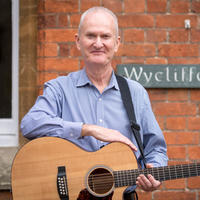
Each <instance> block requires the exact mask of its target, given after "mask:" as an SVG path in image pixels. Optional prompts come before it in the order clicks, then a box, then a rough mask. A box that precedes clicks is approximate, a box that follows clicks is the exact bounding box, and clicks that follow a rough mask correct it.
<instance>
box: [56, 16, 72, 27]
mask: <svg viewBox="0 0 200 200" xmlns="http://www.w3.org/2000/svg"><path fill="white" fill-rule="evenodd" d="M68 25H69V22H68V16H67V15H66V14H60V15H59V16H58V27H60V28H64V27H68Z"/></svg>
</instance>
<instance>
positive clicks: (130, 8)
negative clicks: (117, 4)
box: [124, 0, 145, 13]
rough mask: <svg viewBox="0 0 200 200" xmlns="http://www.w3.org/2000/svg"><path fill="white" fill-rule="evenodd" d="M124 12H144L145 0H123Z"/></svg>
mask: <svg viewBox="0 0 200 200" xmlns="http://www.w3.org/2000/svg"><path fill="white" fill-rule="evenodd" d="M124 12H125V13H143V12H145V0H140V1H138V0H124Z"/></svg>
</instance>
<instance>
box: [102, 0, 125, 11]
mask: <svg viewBox="0 0 200 200" xmlns="http://www.w3.org/2000/svg"><path fill="white" fill-rule="evenodd" d="M102 6H104V7H106V8H108V9H110V10H112V11H113V12H114V13H121V12H122V1H121V0H109V1H108V0H103V1H102Z"/></svg>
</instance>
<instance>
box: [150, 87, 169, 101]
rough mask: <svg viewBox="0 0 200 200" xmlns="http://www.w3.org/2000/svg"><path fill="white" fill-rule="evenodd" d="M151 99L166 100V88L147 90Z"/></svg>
mask: <svg viewBox="0 0 200 200" xmlns="http://www.w3.org/2000/svg"><path fill="white" fill-rule="evenodd" d="M148 94H149V97H150V100H151V101H165V100H167V90H165V89H151V90H148Z"/></svg>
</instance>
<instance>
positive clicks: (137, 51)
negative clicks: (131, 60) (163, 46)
mask: <svg viewBox="0 0 200 200" xmlns="http://www.w3.org/2000/svg"><path fill="white" fill-rule="evenodd" d="M155 51H156V49H155V45H154V44H127V45H125V44H121V46H120V48H119V50H118V52H117V56H155Z"/></svg>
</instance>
